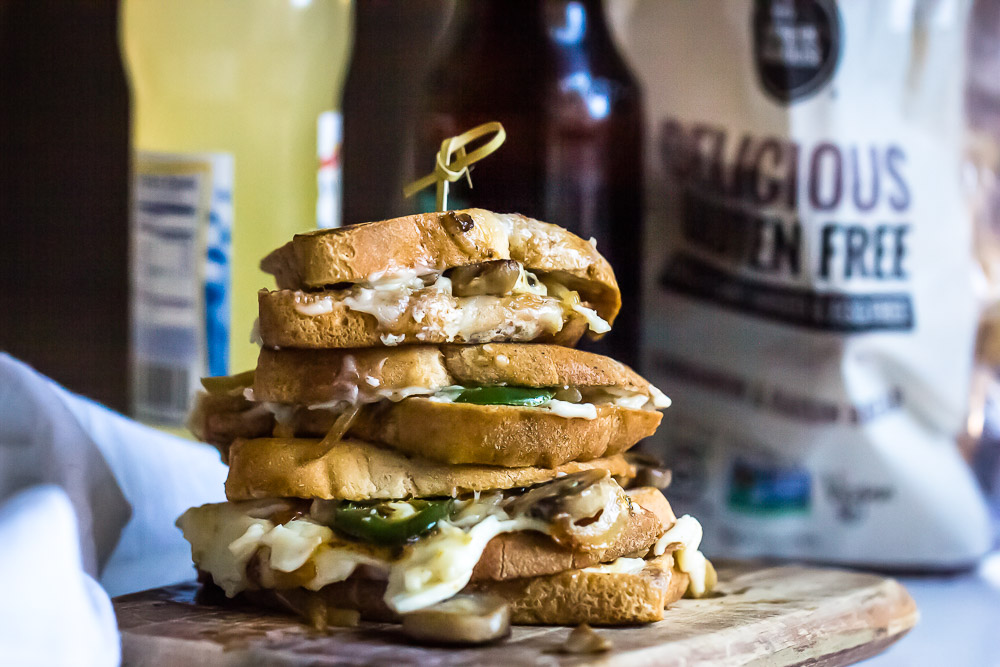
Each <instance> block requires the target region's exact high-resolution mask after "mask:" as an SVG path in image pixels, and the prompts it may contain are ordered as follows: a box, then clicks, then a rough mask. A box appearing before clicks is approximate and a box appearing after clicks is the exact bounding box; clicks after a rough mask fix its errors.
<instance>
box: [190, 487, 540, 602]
mask: <svg viewBox="0 0 1000 667" xmlns="http://www.w3.org/2000/svg"><path fill="white" fill-rule="evenodd" d="M262 502H267V501H262ZM256 506H262V503H217V504H213V505H203V506H201V507H195V508H192V509H189V510H188V511H187V512H185V513H184V514H183V515H181V517H180V519H178V520H177V525H178V526H180V528H181V530H182V531H183V533H184V537H185V539H187V540H188V542H190V543H191V553H192V557H193V559H194V562H195V564H196V565H197V566H198V567H199V568H200V569H202V570H204V571H206V572H208V573H209V574H211V575H212V579H213V580H214V581H215V583H216V584H217V585H218V586H219V587H220V588H222V589H223V590H224V591H225V593H226V595H228V596H229V597H233V596H234V595H236V594H237V593H240V592H241V591H244V590H246V589H247V588H249V587H250V586H251V584H250V582H249V581H248V580H247V577H246V565H247V562H248V561H249V560H250V558H251V557H252V556H253V554H254V553H256V551H257V549H258V548H260V547H263V546H266V547H270V560H269V561H268V565H269V566H270V567H271V568H272V569H274V570H276V571H279V572H293V571H295V570H297V569H299V568H300V567H302V566H303V565H305V564H306V563H312V564H313V565H314V566H315V568H316V574H315V575H314V576H313V578H312V579H311V580H309V581H308V582H306V584H305V587H306V588H308V589H310V590H319V589H320V588H322V587H323V586H326V585H327V584H331V583H335V582H338V581H343V580H345V579H347V578H348V577H349V576H351V574H353V573H354V570H355V569H356V568H357V567H358V566H359V565H367V566H370V567H372V568H374V569H375V570H376V571H377V572H381V573H383V574H384V575H385V576H387V578H388V587H387V589H386V593H385V602H386V604H387V605H388V606H389V607H390V608H391V609H393V610H394V611H396V612H397V613H406V612H408V611H414V610H417V609H422V608H424V607H427V606H430V605H432V604H436V603H437V602H441V601H442V600H446V599H448V598H450V597H452V596H453V595H455V593H457V592H458V591H460V590H461V589H462V588H464V587H465V586H466V584H468V583H469V579H470V578H471V577H472V571H473V569H474V568H475V567H476V564H477V563H478V562H479V559H480V558H481V557H482V554H483V550H484V549H485V548H486V545H487V544H488V543H489V541H490V540H492V539H493V538H494V537H496V536H497V535H500V534H502V533H509V532H514V531H521V530H535V531H539V532H547V531H548V526H547V524H545V523H544V522H542V521H539V520H537V519H531V518H528V517H517V518H514V519H512V518H510V517H509V516H507V515H506V513H504V512H503V511H502V510H500V509H499V508H497V507H496V505H495V503H493V502H491V500H490V499H485V498H484V499H483V500H482V501H471V502H467V503H466V506H465V507H464V508H463V509H462V511H461V513H460V515H459V517H458V518H457V519H456V521H455V522H448V521H442V522H440V523H439V524H438V526H439V527H438V530H436V531H435V532H434V533H433V534H432V535H430V536H428V537H426V538H423V539H420V540H418V541H416V542H415V543H413V544H410V545H407V546H406V547H405V548H404V549H403V553H402V556H401V557H399V558H395V559H393V558H392V557H391V554H390V551H391V550H389V549H384V548H379V547H366V545H362V544H358V543H353V542H343V541H340V540H339V539H338V538H337V537H336V535H335V534H334V532H333V531H332V530H331V529H330V528H327V527H326V526H323V525H320V524H318V523H315V522H314V521H311V520H309V519H293V520H291V521H289V522H288V523H286V524H284V525H279V524H274V523H273V522H271V521H269V520H267V519H255V518H251V517H250V516H248V515H247V513H246V512H247V510H249V509H252V508H254V507H256ZM463 517H465V518H468V519H470V521H471V522H472V525H471V526H470V527H468V528H467V529H465V528H463V527H461V526H459V525H456V524H462V523H468V522H465V521H463Z"/></svg>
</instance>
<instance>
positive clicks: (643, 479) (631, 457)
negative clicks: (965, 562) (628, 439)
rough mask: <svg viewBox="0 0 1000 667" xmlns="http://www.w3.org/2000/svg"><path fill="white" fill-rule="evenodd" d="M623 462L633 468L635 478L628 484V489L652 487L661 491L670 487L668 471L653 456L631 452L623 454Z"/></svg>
mask: <svg viewBox="0 0 1000 667" xmlns="http://www.w3.org/2000/svg"><path fill="white" fill-rule="evenodd" d="M625 460H626V461H628V462H629V463H631V464H632V465H633V466H635V477H633V478H632V480H631V482H630V483H629V486H630V487H632V488H635V487H639V486H653V487H656V488H657V489H659V490H660V491H662V490H663V489H665V488H667V487H668V486H670V481H671V479H672V474H671V472H670V469H669V468H667V467H666V466H665V465H664V464H663V461H661V460H659V459H658V458H656V457H655V456H651V455H650V454H646V453H643V452H635V451H632V452H628V453H626V454H625Z"/></svg>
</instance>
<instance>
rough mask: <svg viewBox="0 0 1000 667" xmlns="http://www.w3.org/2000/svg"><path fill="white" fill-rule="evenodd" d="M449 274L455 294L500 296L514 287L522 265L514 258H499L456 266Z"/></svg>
mask: <svg viewBox="0 0 1000 667" xmlns="http://www.w3.org/2000/svg"><path fill="white" fill-rule="evenodd" d="M447 275H448V277H449V278H451V291H452V294H454V295H455V296H478V295H480V294H492V295H496V296H500V295H503V294H507V293H509V292H510V291H511V290H512V289H513V288H514V285H515V284H516V283H517V279H518V276H520V275H521V265H520V264H518V263H517V262H515V261H514V260H512V259H497V260H494V261H492V262H480V263H478V264H469V265H467V266H456V267H454V268H452V269H450V270H449V271H448V274H447Z"/></svg>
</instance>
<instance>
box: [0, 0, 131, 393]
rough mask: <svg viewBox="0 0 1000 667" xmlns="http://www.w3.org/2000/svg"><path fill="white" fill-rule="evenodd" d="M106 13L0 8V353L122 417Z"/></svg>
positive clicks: (114, 14)
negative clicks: (30, 366)
mask: <svg viewBox="0 0 1000 667" xmlns="http://www.w3.org/2000/svg"><path fill="white" fill-rule="evenodd" d="M117 24H118V3H117V2H116V1H115V0H0V233H2V241H0V351H4V352H9V353H10V354H11V355H13V356H15V357H17V358H19V359H21V360H23V361H25V362H27V363H29V364H31V365H32V366H34V367H35V368H36V369H37V370H39V371H40V372H42V373H45V374H46V375H49V376H50V377H52V378H53V379H55V380H57V381H58V382H61V383H62V384H64V385H66V386H67V387H68V388H70V389H72V390H74V391H77V392H80V393H83V394H85V395H87V396H89V397H91V398H94V399H96V400H98V401H100V402H102V403H105V404H107V405H109V406H111V407H113V408H117V409H119V410H123V409H125V406H126V403H127V401H126V398H127V392H126V382H127V378H128V248H129V246H128V240H129V234H128V132H129V116H128V109H129V100H128V89H127V88H126V85H125V74H124V72H123V71H122V64H121V60H120V58H119V56H118V34H117Z"/></svg>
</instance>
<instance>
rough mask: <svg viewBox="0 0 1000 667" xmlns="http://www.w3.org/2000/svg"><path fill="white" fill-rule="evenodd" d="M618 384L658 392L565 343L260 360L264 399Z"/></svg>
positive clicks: (622, 368)
mask: <svg viewBox="0 0 1000 667" xmlns="http://www.w3.org/2000/svg"><path fill="white" fill-rule="evenodd" d="M449 385H465V386H473V385H511V386H517V387H617V388H619V389H622V390H625V391H629V392H635V393H640V394H646V395H648V396H652V392H653V391H654V390H652V389H651V388H650V384H649V382H647V381H646V380H645V379H644V378H643V377H642V376H640V375H639V374H638V373H636V372H635V371H633V370H632V369H631V368H629V367H628V366H626V365H625V364H622V363H620V362H618V361H615V360H614V359H612V358H610V357H605V356H602V355H599V354H594V353H592V352H584V351H582V350H574V349H572V348H568V347H562V346H559V345H542V344H532V345H526V344H519V343H488V344H484V345H441V346H436V345H408V346H400V347H395V348H368V349H350V350H294V349H282V350H271V349H268V348H264V349H262V350H261V351H260V356H259V358H258V360H257V372H256V374H255V376H254V385H253V395H254V399H255V400H257V401H270V402H273V403H285V404H296V405H315V404H318V403H328V402H330V401H341V400H346V401H351V402H354V401H355V400H357V399H358V398H360V399H361V400H364V401H366V402H367V401H373V400H377V399H378V398H380V397H384V396H386V395H387V393H390V392H393V391H398V390H403V389H409V388H415V387H420V388H424V389H426V390H427V391H426V393H432V392H433V391H434V390H437V389H440V388H442V387H446V386H449Z"/></svg>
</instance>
